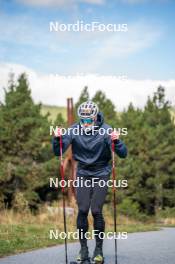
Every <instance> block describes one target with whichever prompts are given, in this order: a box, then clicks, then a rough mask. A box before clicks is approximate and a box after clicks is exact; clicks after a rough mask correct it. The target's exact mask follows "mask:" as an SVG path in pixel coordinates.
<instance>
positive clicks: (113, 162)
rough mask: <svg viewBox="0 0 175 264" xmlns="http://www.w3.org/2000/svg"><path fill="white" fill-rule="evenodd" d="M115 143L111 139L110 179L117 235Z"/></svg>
mask: <svg viewBox="0 0 175 264" xmlns="http://www.w3.org/2000/svg"><path fill="white" fill-rule="evenodd" d="M115 179H116V175H115V144H114V140H113V141H112V180H113V207H114V233H115V234H116V235H117V210H116V190H115V185H114V182H115ZM114 241H115V264H117V238H115V239H114Z"/></svg>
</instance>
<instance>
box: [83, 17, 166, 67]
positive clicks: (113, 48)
mask: <svg viewBox="0 0 175 264" xmlns="http://www.w3.org/2000/svg"><path fill="white" fill-rule="evenodd" d="M100 34H101V33H99V34H98V35H96V36H93V41H94V43H95V40H96V45H95V46H94V47H93V48H91V49H90V50H89V53H88V58H87V61H86V64H85V66H83V65H82V68H81V69H82V70H83V68H84V67H85V69H86V71H87V72H88V71H90V72H92V71H98V70H99V69H100V68H101V66H102V65H103V64H107V63H108V61H109V60H111V59H112V60H114V59H118V58H119V59H121V58H124V57H129V56H130V55H132V54H135V53H138V52H141V51H143V50H145V49H149V48H151V47H152V46H154V45H155V44H156V42H157V41H158V40H160V38H161V37H162V36H163V30H162V29H159V28H158V27H157V26H156V25H152V24H151V23H149V24H148V23H145V22H144V21H137V23H130V24H128V31H127V32H118V33H109V32H106V33H104V34H101V36H100Z"/></svg>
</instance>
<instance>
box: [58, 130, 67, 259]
mask: <svg viewBox="0 0 175 264" xmlns="http://www.w3.org/2000/svg"><path fill="white" fill-rule="evenodd" d="M60 174H61V180H62V181H63V182H64V167H63V142H62V135H61V134H60ZM64 193H65V189H64V184H63V186H62V198H63V219H64V232H65V234H66V236H65V240H64V244H65V260H66V264H68V257H67V225H66V209H65V196H64Z"/></svg>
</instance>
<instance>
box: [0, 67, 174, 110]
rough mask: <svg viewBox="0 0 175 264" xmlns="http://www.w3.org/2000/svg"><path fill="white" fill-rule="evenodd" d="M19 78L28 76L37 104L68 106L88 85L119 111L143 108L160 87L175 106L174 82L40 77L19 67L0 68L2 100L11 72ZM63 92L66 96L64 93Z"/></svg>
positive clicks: (112, 77)
mask: <svg viewBox="0 0 175 264" xmlns="http://www.w3.org/2000/svg"><path fill="white" fill-rule="evenodd" d="M10 71H11V72H12V71H13V72H14V73H15V76H18V75H19V74H20V73H22V72H26V73H27V75H28V79H29V83H30V87H31V91H32V97H33V99H34V101H35V102H42V103H44V104H49V105H60V106H61V105H66V98H67V97H73V98H74V102H75V101H76V100H77V99H78V97H79V95H80V92H81V90H82V89H83V87H84V86H85V85H87V86H88V87H89V92H90V95H91V96H93V95H94V94H95V92H96V91H97V90H99V89H101V90H102V91H104V92H105V93H106V95H107V97H108V98H110V99H111V100H112V101H113V103H114V104H115V106H116V107H117V110H120V111H121V110H123V109H124V108H126V107H127V106H128V104H129V103H130V102H132V103H133V104H134V105H135V106H137V107H141V108H142V107H143V106H144V104H145V103H146V100H147V97H148V95H152V94H153V93H154V92H155V91H156V89H157V87H158V86H159V85H162V86H164V87H165V88H166V96H167V99H169V100H170V101H172V104H173V105H175V80H149V79H147V80H134V79H128V80H127V79H126V80H121V78H119V76H100V75H92V74H91V75H86V76H69V77H68V76H67V77H66V76H50V75H47V74H39V73H37V72H35V71H33V70H32V69H30V68H27V67H25V66H23V65H18V64H10V63H9V64H7V63H4V64H0V100H1V101H2V100H3V97H4V93H3V89H2V88H3V87H4V86H6V85H7V81H8V74H9V72H10ZM63 91H64V92H63Z"/></svg>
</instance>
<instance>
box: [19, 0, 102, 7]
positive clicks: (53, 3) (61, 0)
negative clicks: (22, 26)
mask: <svg viewBox="0 0 175 264" xmlns="http://www.w3.org/2000/svg"><path fill="white" fill-rule="evenodd" d="M16 1H17V2H19V3H22V4H25V5H30V6H42V7H64V6H69V5H71V6H72V5H77V4H80V3H87V4H92V5H101V4H103V3H104V0H16Z"/></svg>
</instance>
